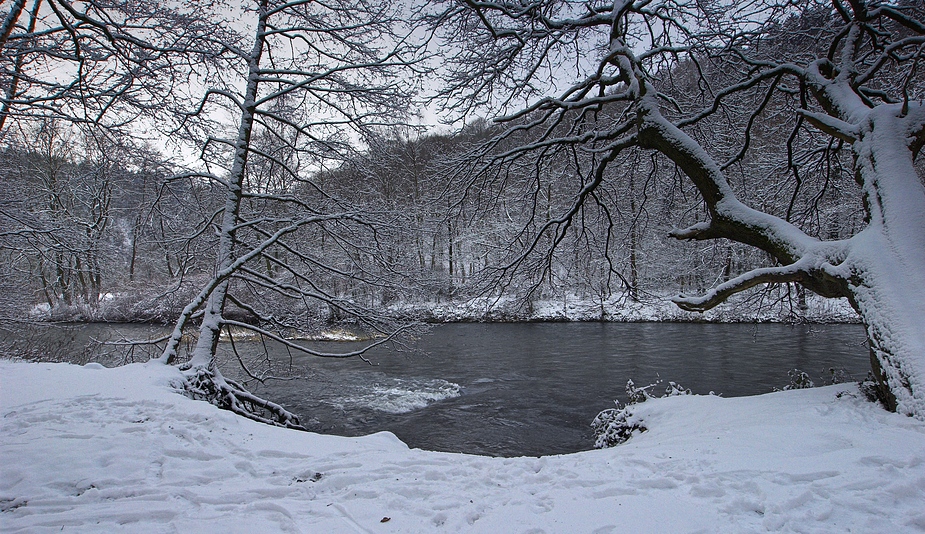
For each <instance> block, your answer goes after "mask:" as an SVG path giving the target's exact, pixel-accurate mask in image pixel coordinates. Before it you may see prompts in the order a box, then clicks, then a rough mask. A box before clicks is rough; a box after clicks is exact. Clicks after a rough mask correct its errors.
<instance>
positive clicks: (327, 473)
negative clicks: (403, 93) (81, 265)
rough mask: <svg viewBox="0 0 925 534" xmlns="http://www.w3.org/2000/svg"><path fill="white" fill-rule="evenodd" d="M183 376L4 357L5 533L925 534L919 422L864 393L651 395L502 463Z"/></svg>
mask: <svg viewBox="0 0 925 534" xmlns="http://www.w3.org/2000/svg"><path fill="white" fill-rule="evenodd" d="M178 378H179V375H178V373H177V371H176V370H175V369H173V368H170V367H165V366H162V365H157V364H147V365H142V364H135V365H129V366H126V367H121V368H116V369H104V368H101V366H99V365H92V366H87V367H78V366H73V365H68V364H30V363H13V362H7V361H0V458H2V459H3V462H2V465H0V531H3V532H5V533H14V532H30V533H32V532H52V531H54V532H59V531H61V530H64V531H65V532H119V531H121V532H335V533H336V532H441V531H445V532H458V531H465V532H528V531H530V532H756V531H785V532H791V531H799V532H848V531H852V532H900V533H901V532H922V531H925V508H923V507H922V503H923V502H925V423H922V422H920V421H916V420H914V419H911V418H908V417H903V416H899V415H896V414H891V413H887V412H884V411H883V410H881V409H880V408H879V407H877V406H876V405H874V404H871V403H868V402H866V401H864V400H862V399H861V398H860V395H859V394H858V392H857V389H856V387H855V386H853V385H840V386H830V387H825V388H818V389H810V390H795V391H787V392H780V393H772V394H769V395H762V396H758V397H745V398H732V399H723V398H719V397H710V396H683V397H672V398H665V399H656V400H652V401H648V402H646V403H643V404H641V405H639V406H638V408H637V415H638V416H639V417H642V418H643V419H644V421H645V424H646V426H647V427H648V428H649V429H650V430H649V431H648V432H646V433H644V434H641V435H638V436H636V437H634V438H633V439H632V440H630V441H629V442H628V443H626V444H624V445H621V446H619V447H615V448H612V449H606V450H596V451H588V452H583V453H578V454H571V455H565V456H551V457H543V458H488V457H480V456H469V455H461V454H448V453H436V452H427V451H420V450H409V449H408V448H407V447H406V446H405V445H404V444H402V443H401V442H400V441H398V440H397V439H396V438H395V437H394V436H393V435H391V434H388V433H380V434H375V435H372V436H367V437H363V438H341V437H336V436H322V435H317V434H311V433H302V432H295V431H287V430H283V429H279V428H273V427H268V426H263V425H260V424H257V423H254V422H251V421H248V420H245V419H241V418H238V417H235V416H234V415H232V414H231V413H228V412H222V411H219V410H218V409H216V408H214V407H213V406H211V405H209V404H206V403H202V402H194V401H191V400H189V399H186V398H185V397H182V396H180V395H178V394H176V393H175V392H174V391H173V389H172V386H171V384H173V383H175V382H176V381H177V380H178ZM602 408H604V407H602Z"/></svg>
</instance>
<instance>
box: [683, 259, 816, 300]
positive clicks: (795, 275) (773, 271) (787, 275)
mask: <svg viewBox="0 0 925 534" xmlns="http://www.w3.org/2000/svg"><path fill="white" fill-rule="evenodd" d="M806 263H807V262H806V261H804V260H801V261H798V262H796V263H792V264H790V265H784V266H782V267H765V268H761V269H755V270H752V271H749V272H747V273H744V274H742V275H739V276H737V277H735V278H733V279H732V280H729V281H727V282H723V283H722V284H719V285H718V286H716V287H714V288H713V289H711V290H710V291H708V292H707V293H705V294H703V295H701V296H697V297H688V296H685V295H678V296H676V297H674V298H672V299H671V300H672V302H674V303H675V304H677V305H678V307H679V308H681V309H682V310H686V311H696V312H704V311H707V310H709V309H711V308H713V307H715V306H717V305H718V304H721V303H722V302H724V301H725V300H726V299H727V298H729V297H730V296H732V295H734V294H736V293H740V292H742V291H745V290H746V289H750V288H753V287H755V286H757V285H760V284H774V283H776V284H780V283H784V282H800V281H802V280H803V278H804V277H805V275H806V271H805V270H804V268H803V267H805V264H806Z"/></svg>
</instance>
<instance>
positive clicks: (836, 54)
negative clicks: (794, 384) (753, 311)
mask: <svg viewBox="0 0 925 534" xmlns="http://www.w3.org/2000/svg"><path fill="white" fill-rule="evenodd" d="M434 22H435V25H436V26H437V27H439V28H440V29H441V31H442V37H443V38H444V39H446V40H447V41H448V42H449V43H450V45H449V46H448V47H447V51H448V54H447V60H446V65H447V68H448V75H447V85H446V88H445V90H444V91H443V93H442V94H441V95H440V96H441V98H443V103H444V106H445V107H446V108H447V109H450V110H456V111H457V112H458V113H460V114H461V115H465V114H468V113H472V112H483V113H484V112H485V110H489V111H492V112H495V113H497V114H498V115H500V118H498V119H497V121H499V122H501V123H505V124H507V125H509V127H508V128H507V129H506V131H505V133H503V134H501V135H500V136H498V137H497V138H496V139H495V140H494V141H492V142H491V143H489V144H488V145H487V146H486V147H485V148H484V149H483V150H482V151H481V152H480V154H479V159H478V160H477V162H476V163H475V164H474V165H473V166H472V167H470V169H469V170H468V173H469V174H467V175H466V176H463V177H461V179H464V180H466V183H468V184H471V185H472V187H470V192H469V194H470V195H472V194H476V193H474V192H473V191H474V190H476V189H477V190H478V191H479V192H478V193H477V194H484V193H481V190H482V189H484V187H489V186H492V185H493V184H497V183H501V181H502V180H503V179H508V178H509V176H510V175H517V174H520V175H526V176H527V178H526V182H527V183H532V184H535V185H533V186H532V190H533V192H534V193H533V194H534V198H538V196H536V195H537V194H538V192H540V191H542V190H543V186H542V185H540V184H542V183H543V182H544V180H545V179H546V178H547V176H548V174H549V173H550V172H557V169H558V168H561V163H558V164H554V163H551V162H554V161H556V160H558V161H559V162H561V161H563V160H567V161H571V162H572V163H571V165H572V169H571V171H572V172H573V173H574V175H575V176H578V177H580V178H581V180H580V183H579V184H577V186H576V187H575V189H574V190H572V191H571V192H568V193H566V194H565V196H564V197H563V198H562V199H561V201H560V203H559V205H560V206H561V207H560V209H559V210H558V211H557V212H556V213H552V214H551V215H550V216H549V217H546V218H542V221H543V222H542V225H541V227H540V230H539V231H537V232H533V233H532V234H531V235H532V238H531V239H530V240H529V241H528V242H527V243H526V245H525V246H524V247H523V248H521V249H519V251H518V252H517V253H516V255H515V257H514V259H513V260H511V261H509V262H508V263H506V264H504V265H501V268H500V270H499V271H497V272H499V273H501V274H500V275H499V276H500V277H501V278H503V277H505V276H506V277H510V276H511V275H512V273H515V272H516V271H517V270H518V269H519V268H521V267H522V266H524V265H526V264H527V262H528V260H529V258H531V257H532V256H533V255H535V254H536V253H537V252H543V251H546V252H547V253H548V252H549V250H551V248H550V247H549V246H548V244H551V245H552V246H553V247H554V246H555V245H556V244H558V243H560V242H562V240H563V239H565V236H566V234H567V232H568V231H569V230H570V229H571V228H574V227H575V226H577V225H579V224H581V219H582V217H583V216H584V215H585V213H587V211H588V209H589V207H592V206H594V207H597V208H604V209H606V208H607V207H608V206H611V207H612V206H613V203H612V202H613V201H612V199H611V198H610V197H609V196H608V195H607V194H605V191H613V190H614V189H618V188H616V187H615V186H614V185H613V184H612V183H611V181H612V180H614V176H619V175H623V174H625V173H623V172H617V173H614V172H612V167H615V166H616V167H619V166H620V165H621V164H626V162H629V161H632V154H633V153H634V152H635V151H639V150H643V151H649V152H654V153H657V154H658V155H659V158H660V159H661V160H662V161H665V160H667V163H668V164H669V165H672V166H674V168H676V169H677V170H679V171H680V172H681V173H683V175H684V176H686V178H687V180H689V183H692V184H693V186H694V187H695V188H696V190H697V191H698V193H699V196H700V198H701V199H702V202H703V206H704V210H703V219H704V220H701V221H699V222H694V223H693V224H687V225H686V226H685V227H683V228H678V229H676V230H673V231H671V232H670V236H671V237H673V238H675V239H679V240H714V239H727V240H732V241H736V242H739V243H743V244H746V245H749V246H752V247H756V248H757V249H760V250H762V251H764V252H765V253H767V255H768V257H769V259H770V260H771V264H770V265H768V266H766V267H761V268H757V269H752V270H749V271H747V272H744V273H741V274H736V273H731V276H730V277H729V279H728V280H726V281H723V282H721V283H719V284H717V285H716V286H715V287H713V288H712V289H711V290H709V291H707V292H706V293H705V294H703V295H699V296H690V295H678V296H677V297H676V298H675V299H674V301H675V302H676V303H677V305H678V306H680V307H681V308H683V309H685V310H691V311H704V310H707V309H709V308H711V307H713V306H716V305H717V304H719V303H720V302H722V301H724V300H725V299H726V298H728V297H729V296H730V295H733V294H735V293H738V292H741V291H744V290H746V289H749V288H752V287H755V286H758V285H762V284H777V283H794V282H795V283H799V284H801V285H802V286H804V287H805V288H808V289H810V290H812V291H814V292H816V293H818V294H820V295H823V296H826V297H846V298H847V299H848V300H849V301H850V303H851V305H852V306H853V307H854V308H855V309H856V310H857V311H858V313H859V314H860V316H861V318H862V320H863V322H864V324H865V325H866V327H867V333H868V336H869V341H870V348H871V363H872V367H873V370H874V372H875V374H876V376H877V378H878V380H879V381H880V384H881V388H880V389H881V394H882V397H883V400H884V402H885V403H886V404H887V405H888V406H889V407H891V408H893V409H896V410H897V411H899V412H901V413H905V414H909V415H913V416H915V417H918V418H925V187H923V178H922V176H920V175H919V174H918V173H917V170H916V158H917V157H918V156H919V153H920V150H921V148H922V146H923V144H925V102H923V98H925V94H923V87H925V75H923V72H922V68H921V67H922V59H923V54H925V16H923V10H922V6H921V3H918V2H900V3H890V2H882V1H875V0H874V1H865V0H848V1H847V2H843V1H842V0H798V1H796V2H794V1H789V0H788V1H777V0H758V1H755V2H745V3H735V2H721V1H710V0H707V1H702V0H697V1H693V0H690V1H689V0H674V1H662V0H617V1H609V0H593V1H584V0H582V1H571V0H558V1H553V0H548V1H545V0H540V1H530V2H527V1H505V0H501V1H480V0H461V1H457V2H445V3H443V4H441V8H440V10H439V11H438V12H436V13H435V14H434ZM781 132H784V133H783V134H781ZM512 139H516V140H517V143H515V146H513V147H511V146H509V144H510V143H509V141H510V140H512ZM769 147H770V148H769ZM844 154H850V158H847V159H850V161H846V158H844V156H843V155H844ZM820 162H821V164H818V163H820ZM811 163H814V164H815V165H813V164H811ZM556 165H559V167H557V166H556ZM839 165H842V166H844V167H845V168H846V171H847V172H846V173H843V174H847V175H849V176H851V177H853V178H854V180H855V181H856V186H855V187H856V190H857V191H858V195H859V197H860V201H861V202H862V203H863V210H864V213H865V219H866V221H865V225H864V226H863V227H862V228H861V229H860V230H859V231H856V232H855V233H853V234H852V235H849V236H844V237H842V236H838V235H837V232H835V234H836V235H835V238H833V235H832V233H831V232H824V231H822V229H821V228H820V225H818V224H813V223H812V222H810V220H809V219H812V218H805V219H800V218H799V217H796V216H795V215H794V214H795V213H796V211H797V210H795V209H794V203H795V202H798V201H799V199H800V198H802V196H803V195H805V192H806V189H807V188H808V187H809V185H807V183H812V184H818V186H817V187H818V188H819V189H817V190H816V191H814V192H813V195H819V196H820V197H821V195H823V194H824V193H825V191H826V188H827V187H828V188H833V187H836V184H834V183H832V182H831V180H837V179H840V175H839V173H838V172H834V171H831V169H833V168H836V169H837V168H838V166H839ZM499 168H505V169H508V171H507V172H509V173H510V175H508V174H505V171H499V170H498V169H499ZM825 169H829V171H830V172H829V174H822V173H825V172H826V171H825ZM511 179H513V178H511ZM528 189H530V188H528ZM845 190H850V187H847V186H846V187H845ZM774 191H776V193H773V192H774ZM774 194H777V195H780V198H777V197H774V196H773V195H774ZM788 201H789V202H788ZM810 204H811V201H810ZM846 206H847V205H846ZM811 208H812V206H810V208H808V209H809V210H810V211H811ZM843 209H844V208H843ZM810 211H807V213H809V212H810ZM687 215H688V214H678V219H679V220H683V218H684V217H685V216H687ZM534 216H537V215H534ZM531 217H533V216H531ZM818 219H819V218H818V217H817V218H816V219H815V220H818ZM532 220H533V219H531V221H532ZM521 237H522V236H521ZM546 257H550V256H548V254H547V256H546Z"/></svg>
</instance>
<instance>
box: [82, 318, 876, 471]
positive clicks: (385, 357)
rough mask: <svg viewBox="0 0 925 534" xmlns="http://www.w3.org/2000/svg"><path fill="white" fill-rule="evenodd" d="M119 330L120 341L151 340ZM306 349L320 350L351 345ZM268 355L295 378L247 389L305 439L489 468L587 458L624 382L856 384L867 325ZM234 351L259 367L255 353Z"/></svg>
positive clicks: (463, 328)
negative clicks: (309, 434) (328, 355)
mask: <svg viewBox="0 0 925 534" xmlns="http://www.w3.org/2000/svg"><path fill="white" fill-rule="evenodd" d="M91 327H92V328H107V329H111V328H113V327H110V326H105V327H104V326H100V325H89V326H88V327H87V328H81V329H76V330H72V331H71V334H69V335H70V336H71V337H77V338H81V339H83V338H88V337H93V335H94V334H93V333H92V328H91ZM120 328H123V331H122V333H123V334H124V335H126V336H129V337H131V336H132V335H133V334H134V335H138V334H139V333H141V332H147V331H148V330H144V329H146V328H147V327H120ZM88 332H90V333H88ZM110 337H112V336H111V335H110ZM311 344H312V346H314V347H316V348H320V349H322V350H329V351H330V350H340V351H343V350H345V349H349V348H352V347H353V346H354V344H353V343H334V342H330V343H321V342H313V343H311ZM266 346H267V347H268V349H269V354H270V357H271V359H272V361H273V362H274V364H273V365H274V367H275V369H277V372H278V374H285V375H288V376H294V377H296V378H292V379H290V380H269V381H266V382H265V383H264V384H260V383H257V382H251V383H249V387H250V388H251V389H252V390H253V391H254V392H255V393H257V394H259V395H262V396H264V397H267V398H270V399H272V400H274V401H276V402H280V403H281V404H283V405H284V406H286V407H287V408H289V409H290V410H292V411H294V412H296V413H298V414H299V415H300V416H301V417H302V419H303V423H305V424H306V425H307V426H308V427H309V428H310V429H312V430H314V431H318V432H324V433H332V434H340V435H348V436H350V435H362V434H368V433H371V432H376V431H380V430H388V431H391V432H394V433H395V434H396V435H397V436H398V437H399V438H400V439H402V440H403V441H404V442H405V443H407V444H408V445H409V446H411V447H418V448H423V449H429V450H439V451H453V452H466V453H474V454H487V455H494V456H520V455H528V456H539V455H548V454H558V453H569V452H575V451H579V450H586V449H589V448H590V447H591V446H592V444H593V437H592V435H591V430H590V426H589V424H590V422H591V420H592V419H593V418H594V416H595V415H596V414H597V413H598V412H599V411H601V410H603V409H606V408H610V407H613V401H614V399H624V398H625V393H624V390H625V385H626V382H627V380H630V379H632V380H633V381H634V382H635V383H636V385H637V386H641V385H646V384H650V383H653V382H656V381H657V380H662V381H663V384H662V386H661V387H662V389H664V385H665V384H667V382H668V381H675V382H678V383H680V384H682V385H683V386H684V387H686V388H690V389H691V390H692V391H693V392H694V393H699V394H707V393H709V392H711V391H712V392H715V393H717V394H720V395H723V396H725V397H735V396H742V395H755V394H761V393H767V392H770V391H772V390H773V389H774V388H783V387H784V386H786V385H787V384H788V376H787V372H788V370H790V369H794V368H797V369H801V370H803V371H805V372H807V373H808V374H809V375H810V376H811V377H812V379H813V380H814V381H815V382H816V383H817V384H818V385H821V384H824V383H826V381H827V379H828V377H829V375H830V369H836V370H838V371H839V373H840V374H842V375H843V378H844V377H848V378H851V379H855V380H857V379H861V378H864V377H865V376H866V375H867V370H868V369H869V360H868V352H867V348H866V344H865V335H864V329H863V327H861V326H859V325H845V324H832V325H782V324H709V323H502V324H474V323H463V324H446V325H439V326H435V327H434V328H432V329H431V330H430V331H429V332H428V333H426V334H424V335H422V336H420V337H419V338H418V339H416V340H414V341H412V342H411V343H410V347H409V348H408V349H406V350H395V349H394V348H390V347H387V346H383V347H378V348H376V349H374V350H373V351H371V352H370V353H369V354H368V356H367V357H368V359H369V360H370V362H371V363H372V365H370V364H367V363H365V362H363V361H361V360H359V359H356V358H352V359H349V360H335V359H322V358H317V357H312V356H307V355H301V354H297V353H293V354H292V355H291V360H290V355H289V354H288V353H287V351H285V350H283V349H282V347H280V346H275V345H273V344H267V345H266ZM236 347H237V348H238V350H239V352H241V353H242V354H244V355H246V357H248V358H256V359H262V355H263V353H264V344H263V343H259V342H237V343H236ZM222 350H223V351H225V356H224V357H223V360H224V361H225V363H224V368H225V369H226V370H227V371H226V374H229V375H230V374H234V371H233V368H234V365H233V361H232V358H230V356H229V355H228V351H229V344H227V343H223V344H222ZM290 361H291V367H290Z"/></svg>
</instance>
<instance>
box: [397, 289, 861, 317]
mask: <svg viewBox="0 0 925 534" xmlns="http://www.w3.org/2000/svg"><path fill="white" fill-rule="evenodd" d="M671 296H672V295H668V294H665V295H662V296H655V297H647V298H646V299H645V300H643V301H640V302H633V301H631V300H627V299H626V298H625V295H614V296H612V297H610V298H609V299H606V300H604V301H603V302H601V301H600V300H595V299H593V298H588V297H583V296H580V295H575V294H569V295H563V296H560V297H559V298H555V299H537V300H535V301H534V302H533V303H532V305H531V306H530V307H529V309H524V307H523V306H522V305H521V304H522V303H521V302H519V301H518V300H517V299H515V298H512V297H507V296H505V297H502V298H499V299H497V300H496V299H488V298H476V299H471V300H449V301H444V302H440V303H435V302H431V303H400V304H393V305H392V306H391V307H390V309H391V311H392V312H393V313H394V314H396V315H397V316H407V317H417V318H423V319H424V320H427V321H433V322H459V321H601V320H603V321H614V322H650V321H678V322H687V321H705V322H713V323H739V322H747V323H751V322H810V323H858V322H860V318H859V317H858V314H857V312H855V311H854V310H853V309H852V308H851V305H850V304H849V303H848V301H847V299H843V298H841V299H828V298H824V297H820V296H818V295H814V294H807V296H806V309H804V310H800V309H797V308H796V305H795V303H794V305H793V306H791V305H790V302H789V301H788V300H787V299H786V293H785V292H784V291H783V290H782V289H781V288H776V289H772V290H771V291H770V292H769V293H768V295H767V298H763V297H764V296H763V295H762V294H761V293H757V292H752V293H750V294H747V295H733V296H732V297H730V298H729V300H728V301H727V302H724V303H722V304H720V305H719V306H717V307H715V308H713V309H710V310H707V311H705V312H703V313H692V312H688V311H684V310H682V309H681V308H679V307H678V306H677V305H675V304H674V303H673V302H672V301H671Z"/></svg>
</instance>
